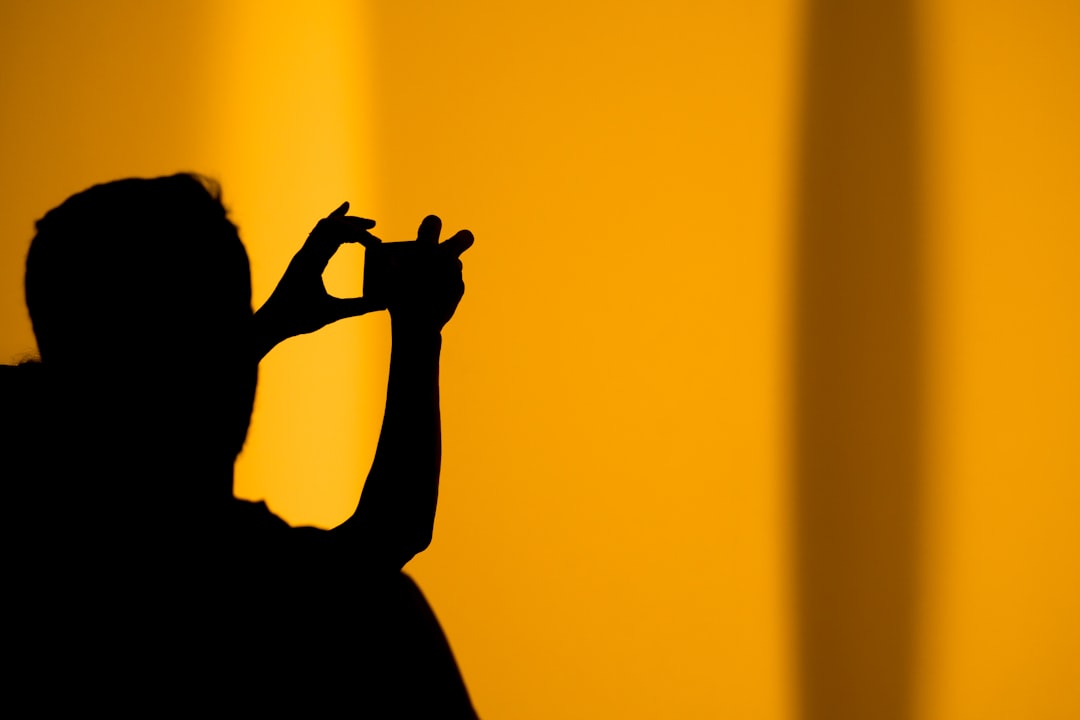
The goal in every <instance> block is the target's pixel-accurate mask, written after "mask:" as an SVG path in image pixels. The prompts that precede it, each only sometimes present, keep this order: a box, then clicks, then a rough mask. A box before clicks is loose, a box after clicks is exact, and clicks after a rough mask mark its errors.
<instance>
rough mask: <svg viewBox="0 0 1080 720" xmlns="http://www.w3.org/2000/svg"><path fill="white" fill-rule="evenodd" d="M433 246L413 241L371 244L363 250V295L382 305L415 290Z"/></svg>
mask: <svg viewBox="0 0 1080 720" xmlns="http://www.w3.org/2000/svg"><path fill="white" fill-rule="evenodd" d="M436 252H437V248H436V247H434V246H429V245H424V244H421V243H418V242H416V241H406V242H389V243H380V244H378V245H371V246H369V247H367V248H366V249H365V251H364V297H365V298H366V299H368V300H370V301H371V302H373V303H375V304H376V305H377V306H378V307H382V308H386V307H389V306H390V305H391V304H393V303H394V302H396V301H398V300H401V299H403V298H405V297H407V296H408V295H409V293H412V292H417V291H418V288H417V287H416V286H417V284H418V282H419V280H420V278H421V277H422V276H423V274H424V272H425V268H429V267H430V266H431V264H432V262H433V261H434V259H435V254H436Z"/></svg>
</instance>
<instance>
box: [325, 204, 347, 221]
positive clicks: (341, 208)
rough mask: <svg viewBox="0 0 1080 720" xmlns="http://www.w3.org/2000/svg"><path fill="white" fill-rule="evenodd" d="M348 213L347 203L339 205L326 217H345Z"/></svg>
mask: <svg viewBox="0 0 1080 720" xmlns="http://www.w3.org/2000/svg"><path fill="white" fill-rule="evenodd" d="M347 212H349V201H348V200H346V201H345V202H343V203H341V205H340V206H339V207H338V209H337V210H335V211H334V212H332V213H330V214H329V215H327V217H345V213H347Z"/></svg>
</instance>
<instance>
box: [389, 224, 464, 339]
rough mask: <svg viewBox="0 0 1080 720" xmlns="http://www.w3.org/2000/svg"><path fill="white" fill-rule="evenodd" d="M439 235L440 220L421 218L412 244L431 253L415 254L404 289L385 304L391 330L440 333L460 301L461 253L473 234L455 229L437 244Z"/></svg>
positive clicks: (462, 289) (461, 289) (462, 284)
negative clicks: (416, 330)
mask: <svg viewBox="0 0 1080 720" xmlns="http://www.w3.org/2000/svg"><path fill="white" fill-rule="evenodd" d="M441 233H442V220H440V219H439V218H438V217H437V216H435V215H428V216H427V217H426V218H424V220H423V222H421V223H420V228H419V229H418V230H417V231H416V240H415V241H414V242H416V243H419V244H421V245H423V246H426V247H428V248H430V250H431V252H424V253H420V254H418V259H419V261H418V262H417V263H416V266H415V267H413V268H410V269H409V272H407V273H406V276H405V278H404V287H402V288H400V292H396V293H395V298H394V300H393V301H391V302H390V303H389V306H388V309H389V310H390V317H391V318H392V320H393V322H394V324H395V327H401V326H402V325H403V324H404V325H406V326H407V327H408V328H409V329H433V330H436V331H438V330H441V329H442V327H443V326H444V325H446V323H447V322H449V320H450V318H451V317H453V315H454V311H455V310H457V306H458V303H459V302H461V298H462V296H463V295H464V293H465V282H464V280H463V279H462V275H461V270H462V265H461V254H462V253H463V252H465V251H466V250H468V249H469V248H470V247H472V244H473V235H472V233H471V232H469V231H468V230H459V231H458V232H457V233H455V234H454V235H453V236H452V237H450V238H448V239H446V240H444V241H443V242H441V243H440V242H439V235H440V234H441Z"/></svg>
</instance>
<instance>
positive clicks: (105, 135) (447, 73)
mask: <svg viewBox="0 0 1080 720" xmlns="http://www.w3.org/2000/svg"><path fill="white" fill-rule="evenodd" d="M865 5H866V4H865V3H858V2H854V1H850V2H839V1H838V0H803V1H802V2H797V1H796V0H769V1H768V2H759V3H752V4H747V3H734V2H709V3H706V2H691V1H688V0H687V1H683V2H667V3H656V2H621V3H614V2H610V3H608V2H599V1H596V2H574V3H571V2H562V1H561V0H556V1H554V2H544V3H539V2H531V1H527V2H521V3H513V4H508V3H495V2H490V1H489V0H461V1H459V2H455V3H439V2H431V1H429V2H421V1H419V0H407V1H397V2H380V1H374V0H372V1H370V2H346V1H344V0H339V1H329V2H308V3H288V2H280V3H257V2H254V1H253V0H230V1H229V2H221V3H212V2H209V1H208V0H206V1H196V0H186V1H181V2H174V3H171V4H168V5H167V6H166V5H158V4H153V5H151V4H148V3H142V2H135V1H134V0H106V1H104V2H98V3H94V4H93V5H90V4H85V3H77V2H73V1H69V2H63V1H59V0H53V1H52V2H42V1H38V2H29V1H22V0H8V1H7V2H4V3H3V4H0V40H2V43H0V153H2V154H0V156H2V157H3V158H4V167H5V170H6V172H5V173H4V176H3V177H2V178H0V322H2V323H3V325H2V327H3V333H2V334H0V360H2V361H5V362H11V361H16V360H18V359H19V358H21V357H23V356H24V355H26V354H29V353H32V352H33V349H34V346H33V338H32V335H31V333H30V329H29V322H28V320H27V318H26V315H25V310H24V306H23V302H22V280H21V278H22V272H21V266H22V262H23V259H24V257H25V252H26V247H27V244H28V242H29V239H30V237H31V235H32V232H33V221H34V220H35V219H37V218H38V217H40V216H41V215H42V214H43V213H44V212H45V211H46V210H48V209H49V208H51V207H53V206H55V205H56V204H58V203H59V202H61V201H62V200H63V199H64V198H65V197H67V196H68V195H70V194H71V193H73V192H76V191H78V190H80V189H83V188H84V187H86V186H88V185H90V184H93V183H96V182H101V181H106V180H110V179H115V178H118V177H123V176H131V175H157V174H165V173H171V172H176V171H181V170H196V171H199V172H202V173H205V174H208V175H210V176H213V177H215V178H217V179H218V180H220V181H221V183H222V185H223V190H224V199H225V202H226V204H227V205H228V206H229V208H230V211H231V214H232V216H233V218H234V220H235V221H236V222H237V224H238V225H239V226H240V229H241V235H242V237H243V238H244V240H245V243H246V244H247V246H248V248H249V253H250V255H251V257H252V266H253V279H254V287H255V300H256V302H257V303H258V302H260V301H261V300H263V299H264V298H265V297H266V296H267V295H268V294H269V292H270V290H271V289H272V287H273V283H274V282H275V280H276V279H277V277H278V276H279V275H280V273H281V271H282V270H283V269H284V267H285V264H286V263H287V261H288V259H289V257H290V256H291V254H292V252H293V251H294V250H295V249H296V248H297V247H298V246H299V244H300V242H301V241H302V240H303V238H304V237H305V235H306V234H307V232H308V231H309V230H310V228H311V227H312V225H313V224H314V222H315V221H316V220H317V219H318V218H319V217H321V216H323V215H325V214H326V213H328V212H329V211H330V210H332V209H333V208H334V207H336V206H337V205H338V204H340V202H341V201H342V200H349V201H351V202H352V205H353V212H354V213H356V214H360V215H365V216H369V217H373V218H375V219H377V220H378V221H379V226H378V228H377V232H378V233H379V234H381V236H382V237H384V238H385V239H394V240H397V239H407V238H410V237H412V234H413V233H414V231H415V226H416V224H417V223H418V222H419V220H420V219H421V218H422V217H423V216H424V215H425V214H427V213H430V212H434V213H437V214H439V215H441V216H442V218H443V220H444V224H445V226H446V228H447V230H448V231H451V232H452V231H453V230H456V229H458V228H461V227H468V228H470V229H472V230H473V232H474V233H475V234H476V236H477V245H476V246H475V247H474V248H473V249H472V250H470V251H469V253H468V254H467V255H466V281H467V286H468V290H467V293H466V297H465V300H464V301H463V303H462V306H461V308H460V310H459V312H458V315H457V317H456V318H455V319H454V321H453V323H452V324H451V325H450V326H448V328H447V330H446V332H445V337H446V343H445V349H444V362H443V369H442V379H443V413H444V427H445V455H444V472H443V484H442V487H443V491H442V495H441V504H440V511H439V518H438V523H437V526H436V535H435V541H434V543H433V545H432V547H431V548H430V550H429V551H428V552H426V553H424V554H423V555H422V556H420V557H418V558H417V559H416V560H414V561H413V563H412V564H411V565H410V566H409V571H410V572H411V573H412V574H413V575H414V576H415V577H416V578H417V579H418V581H419V582H420V584H421V586H422V587H423V588H424V589H425V592H427V594H428V596H429V598H430V600H431V602H432V605H433V606H434V608H435V610H436V612H437V613H438V614H439V617H440V618H441V620H442V622H443V625H444V627H445V629H446V631H447V634H448V635H449V637H450V640H451V643H452V644H453V646H454V649H455V651H456V653H457V655H458V660H459V663H460V665H461V667H462V670H463V673H464V675H465V678H466V681H467V682H468V684H469V687H470V689H471V691H472V693H473V695H474V698H475V701H476V705H477V707H478V709H479V710H480V712H481V714H482V715H483V716H485V717H488V718H550V717H566V718H596V717H623V718H653V717H686V718H714V717H753V718H777V719H782V718H783V719H786V718H799V717H802V718H812V719H816V718H867V717H873V718H912V719H914V718H927V719H931V718H933V719H937V718H941V719H949V720H952V719H953V718H1002V719H1004V718H1017V717H1039V718H1071V717H1076V716H1078V715H1080V687H1078V686H1076V684H1075V683H1074V682H1073V681H1072V675H1073V674H1074V671H1073V668H1074V667H1075V666H1076V662H1077V660H1078V653H1080V561H1077V560H1076V559H1075V557H1076V554H1077V550H1078V549H1080V527H1078V526H1077V525H1076V524H1075V523H1073V522H1072V516H1073V515H1074V514H1075V511H1076V510H1077V508H1080V488H1078V483H1077V480H1078V479H1080V449H1078V448H1077V446H1076V442H1075V438H1076V436H1077V431H1078V430H1080V374H1078V372H1077V369H1078V368H1080V319H1078V317H1080V315H1078V313H1077V312H1076V308H1077V307H1080V297H1078V295H1080V291H1078V289H1077V279H1078V274H1080V210H1078V209H1077V207H1078V206H1077V205H1076V203H1075V202H1073V200H1074V198H1076V197H1077V195H1078V193H1080V135H1078V133H1077V128H1080V94H1078V93H1077V92H1076V91H1075V88H1077V87H1080V47H1078V46H1077V45H1076V43H1075V42H1074V41H1073V39H1074V38H1076V37H1080V8H1076V7H1075V6H1074V5H1072V4H1070V3H1067V2H1060V1H1058V0H1037V1H1035V2H1025V3H1020V2H1015V1H1013V2H991V3H986V2H983V3H974V2H969V1H968V0H945V1H942V2H935V3H914V2H901V0H888V1H887V2H881V3H876V4H874V5H873V9H872V10H871V9H870V8H869V7H864V6H865ZM347 250H353V248H347ZM361 264H362V256H361V254H360V253H359V252H345V253H343V254H342V256H341V257H340V258H338V259H337V260H336V261H335V263H333V264H332V266H331V268H330V270H329V272H330V277H329V278H328V284H329V285H330V287H331V288H332V289H335V290H336V291H338V292H339V293H340V294H343V295H345V294H354V293H356V292H358V291H359V287H360V283H359V278H360V267H361ZM387 350H388V328H387V323H386V319H385V317H381V316H370V317H365V318H361V319H355V320H349V321H346V322H343V323H340V324H339V325H337V326H335V327H333V328H331V329H329V330H327V331H324V332H323V333H320V334H319V335H318V336H313V337H305V338H300V339H296V340H292V341H290V342H289V343H286V344H285V345H283V346H282V347H280V348H278V349H277V350H275V351H274V354H273V355H271V356H270V357H269V358H268V359H267V360H266V361H265V362H264V363H263V366H262V368H261V370H262V376H261V381H260V389H259V396H258V400H257V406H256V414H255V418H254V421H253V427H252V433H251V435H250V437H249V442H248V445H247V447H246V449H245V451H244V454H243V456H242V458H241V461H240V464H239V468H238V482H237V492H238V494H239V495H241V496H243V497H250V498H265V499H266V500H267V502H268V503H269V504H270V505H271V507H272V508H274V509H275V510H276V511H278V512H279V513H281V514H282V515H283V516H285V517H286V518H287V519H289V520H290V521H291V522H293V523H297V524H301V523H313V524H318V525H322V526H331V525H333V524H335V523H337V522H340V520H342V519H343V518H344V517H346V516H347V515H348V513H349V512H350V511H351V509H352V506H353V504H354V503H355V501H356V497H357V496H358V494H359V491H360V488H361V484H362V478H363V475H364V473H365V472H366V468H367V465H368V463H369V462H370V458H371V454H372V452H373V449H374V442H375V438H376V435H377V431H378V423H379V421H380V413H381V409H382V405H381V403H382V396H381V395H382V392H383V390H384V388H385V371H386V363H387ZM207 354H208V357H212V354H213V350H212V348H208V349H207ZM6 511H7V512H33V513H37V514H40V515H41V517H42V518H43V521H47V516H48V509H47V508H32V509H23V508H10V507H8V508H6ZM344 570H345V571H347V569H344Z"/></svg>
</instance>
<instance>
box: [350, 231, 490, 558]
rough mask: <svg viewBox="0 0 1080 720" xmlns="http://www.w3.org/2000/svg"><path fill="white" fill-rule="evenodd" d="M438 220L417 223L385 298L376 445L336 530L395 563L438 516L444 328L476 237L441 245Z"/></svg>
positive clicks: (418, 544) (423, 541) (424, 542)
mask: <svg viewBox="0 0 1080 720" xmlns="http://www.w3.org/2000/svg"><path fill="white" fill-rule="evenodd" d="M441 226H442V224H441V222H440V220H439V218H437V217H435V216H434V215H429V216H428V217H427V218H425V219H424V221H423V222H422V223H421V225H420V229H419V231H418V232H417V239H416V243H417V245H418V247H416V248H415V250H416V252H414V253H412V254H411V256H410V257H411V261H410V262H409V263H407V264H406V266H405V267H404V268H403V269H402V271H401V273H400V274H399V276H398V278H397V280H398V281H400V283H401V285H400V286H399V287H396V288H394V289H393V291H392V292H391V294H390V295H389V297H388V299H387V305H388V308H389V310H390V318H391V321H390V322H391V351H390V376H389V378H388V381H387V388H386V410H385V413H384V415H383V424H382V430H381V432H380V434H379V444H378V447H377V449H376V451H375V459H374V461H373V462H372V466H371V472H370V473H369V474H368V478H367V482H366V483H365V485H364V491H363V493H362V495H361V497H360V501H359V503H358V505H357V509H356V512H355V513H354V515H353V516H352V517H351V518H349V520H347V521H346V522H345V523H344V524H343V525H341V526H339V527H338V528H337V529H335V531H334V532H336V533H340V534H342V535H347V536H353V537H355V538H357V539H361V538H362V543H363V546H364V548H363V549H364V551H365V553H367V554H368V556H369V559H370V560H372V561H374V562H377V563H379V564H381V565H384V566H385V567H387V568H392V569H400V568H401V567H402V566H404V565H405V563H406V562H408V561H409V560H410V559H411V558H412V557H413V556H414V555H415V554H417V553H419V552H421V551H422V550H424V549H425V548H426V547H427V546H428V544H429V543H430V542H431V535H432V528H433V525H434V522H435V508H436V504H437V500H438V492H439V470H440V463H441V454H442V440H441V437H442V435H441V427H440V411H439V355H440V352H441V349H442V329H443V326H444V325H445V324H446V323H447V322H448V321H449V320H450V318H451V317H452V316H453V314H454V311H455V310H456V309H457V306H458V303H459V302H460V300H461V297H462V295H463V293H464V291H465V285H464V282H463V280H462V275H461V260H460V255H461V254H462V253H463V252H464V251H465V250H467V249H468V248H469V247H470V246H471V245H472V243H473V237H472V233H470V232H469V231H468V230H462V231H460V232H458V233H457V234H456V235H454V236H453V237H451V238H450V239H448V240H446V241H445V242H442V243H439V234H440V232H441Z"/></svg>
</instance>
